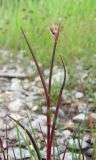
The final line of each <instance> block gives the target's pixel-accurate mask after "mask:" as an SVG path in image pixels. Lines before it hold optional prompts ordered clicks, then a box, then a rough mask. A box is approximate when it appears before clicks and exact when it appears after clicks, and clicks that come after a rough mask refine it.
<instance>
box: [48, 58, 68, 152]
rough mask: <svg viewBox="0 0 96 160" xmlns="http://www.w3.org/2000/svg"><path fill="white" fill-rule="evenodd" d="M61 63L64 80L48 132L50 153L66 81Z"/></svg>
mask: <svg viewBox="0 0 96 160" xmlns="http://www.w3.org/2000/svg"><path fill="white" fill-rule="evenodd" d="M62 64H63V68H64V80H63V84H62V86H61V89H60V92H59V97H58V102H57V106H56V111H55V113H54V120H53V125H52V130H51V134H50V142H49V145H50V146H49V152H50V154H51V146H52V142H53V138H54V131H55V126H56V120H57V116H58V111H59V108H60V103H61V97H62V92H63V88H64V86H65V81H66V69H65V65H64V62H63V60H62Z"/></svg>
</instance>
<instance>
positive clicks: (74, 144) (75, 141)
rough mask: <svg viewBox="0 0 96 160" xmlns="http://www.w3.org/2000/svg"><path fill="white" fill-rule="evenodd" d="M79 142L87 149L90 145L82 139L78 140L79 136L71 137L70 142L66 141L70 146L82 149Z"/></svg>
mask: <svg viewBox="0 0 96 160" xmlns="http://www.w3.org/2000/svg"><path fill="white" fill-rule="evenodd" d="M79 142H80V146H81V148H82V149H86V148H89V147H90V146H89V144H88V143H87V142H85V141H84V140H82V139H79V140H78V139H77V138H76V139H73V138H71V139H69V140H68V142H67V141H65V143H66V145H67V147H68V148H75V149H76V150H79V149H80V146H79Z"/></svg>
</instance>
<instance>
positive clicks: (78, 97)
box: [75, 92, 84, 99]
mask: <svg viewBox="0 0 96 160" xmlns="http://www.w3.org/2000/svg"><path fill="white" fill-rule="evenodd" d="M83 96H84V95H83V93H82V92H76V93H75V98H76V99H81V98H83Z"/></svg>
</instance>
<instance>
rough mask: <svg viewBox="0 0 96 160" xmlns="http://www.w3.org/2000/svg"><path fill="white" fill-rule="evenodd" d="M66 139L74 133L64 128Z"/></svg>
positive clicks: (63, 133)
mask: <svg viewBox="0 0 96 160" xmlns="http://www.w3.org/2000/svg"><path fill="white" fill-rule="evenodd" d="M62 135H63V137H64V139H66V138H69V137H71V135H72V133H71V132H70V131H69V130H64V131H63V132H62Z"/></svg>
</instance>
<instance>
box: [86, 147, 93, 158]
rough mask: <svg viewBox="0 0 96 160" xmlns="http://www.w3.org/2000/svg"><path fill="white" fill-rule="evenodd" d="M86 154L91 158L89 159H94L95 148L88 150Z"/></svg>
mask: <svg viewBox="0 0 96 160" xmlns="http://www.w3.org/2000/svg"><path fill="white" fill-rule="evenodd" d="M86 154H87V156H89V157H93V154H94V149H93V148H89V149H87V151H86Z"/></svg>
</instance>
